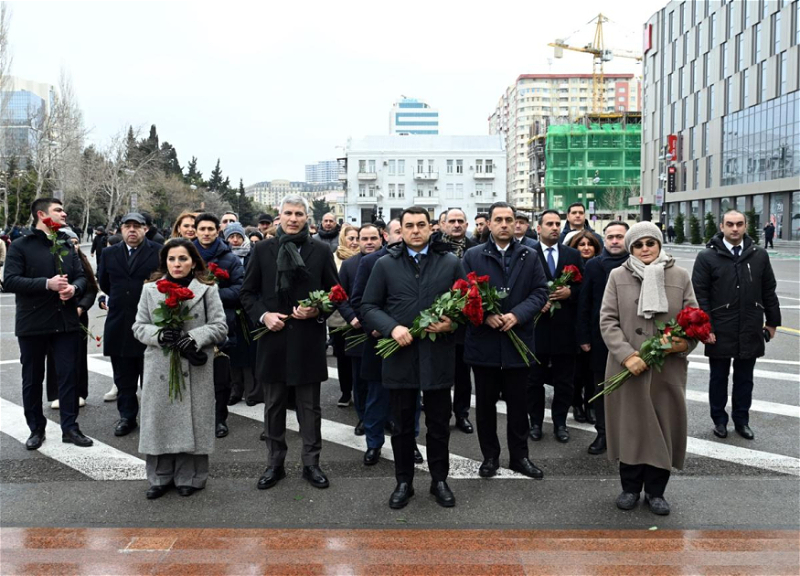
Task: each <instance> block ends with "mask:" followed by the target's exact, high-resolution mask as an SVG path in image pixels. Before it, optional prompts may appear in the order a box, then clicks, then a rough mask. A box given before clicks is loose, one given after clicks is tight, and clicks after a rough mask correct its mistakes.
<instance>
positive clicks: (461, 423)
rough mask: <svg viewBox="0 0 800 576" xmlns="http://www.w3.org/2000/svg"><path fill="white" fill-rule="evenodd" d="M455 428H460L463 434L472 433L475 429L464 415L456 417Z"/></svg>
mask: <svg viewBox="0 0 800 576" xmlns="http://www.w3.org/2000/svg"><path fill="white" fill-rule="evenodd" d="M456 428H458V429H459V430H461V431H462V432H463V433H464V434H472V433H473V432H474V431H475V429H474V428H473V427H472V422H470V421H469V418H467V417H466V416H462V417H460V418H456Z"/></svg>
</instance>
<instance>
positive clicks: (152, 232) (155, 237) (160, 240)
mask: <svg viewBox="0 0 800 576" xmlns="http://www.w3.org/2000/svg"><path fill="white" fill-rule="evenodd" d="M142 216H144V220H145V222H146V225H147V228H146V232H145V236H146V237H147V239H148V240H150V241H151V242H155V243H156V244H158V245H159V246H163V245H164V237H163V236H162V235H161V233H160V232H159V231H158V227H157V226H154V225H153V217H152V216H150V213H149V212H142ZM120 224H121V222H120Z"/></svg>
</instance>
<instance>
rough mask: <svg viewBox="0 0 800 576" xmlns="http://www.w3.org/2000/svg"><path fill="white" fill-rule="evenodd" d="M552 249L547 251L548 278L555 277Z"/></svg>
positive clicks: (554, 261)
mask: <svg viewBox="0 0 800 576" xmlns="http://www.w3.org/2000/svg"><path fill="white" fill-rule="evenodd" d="M553 250H554V249H553V248H548V249H547V267H548V268H550V276H552V277H553V278H555V277H556V260H555V258H553Z"/></svg>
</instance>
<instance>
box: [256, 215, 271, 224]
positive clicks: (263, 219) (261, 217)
mask: <svg viewBox="0 0 800 576" xmlns="http://www.w3.org/2000/svg"><path fill="white" fill-rule="evenodd" d="M262 222H268V223H270V224H272V222H273V218H272V216H270V215H269V214H260V215H259V216H258V223H259V224H261V223H262Z"/></svg>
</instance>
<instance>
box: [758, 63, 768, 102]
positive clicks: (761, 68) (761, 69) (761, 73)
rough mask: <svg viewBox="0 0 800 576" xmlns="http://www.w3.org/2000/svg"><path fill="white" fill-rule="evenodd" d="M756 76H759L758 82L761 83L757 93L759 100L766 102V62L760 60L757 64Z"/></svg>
mask: <svg viewBox="0 0 800 576" xmlns="http://www.w3.org/2000/svg"><path fill="white" fill-rule="evenodd" d="M758 70H759V72H758V76H759V78H760V80H759V83H760V84H761V86H760V90H759V93H760V94H761V99H760V100H759V102H766V101H767V63H766V62H761V63H760V64H759V65H758Z"/></svg>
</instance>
